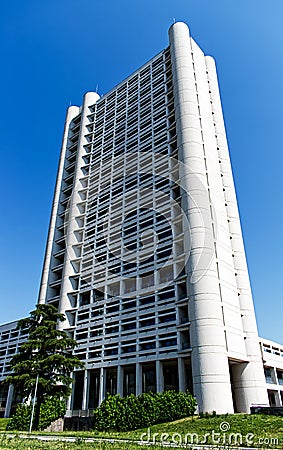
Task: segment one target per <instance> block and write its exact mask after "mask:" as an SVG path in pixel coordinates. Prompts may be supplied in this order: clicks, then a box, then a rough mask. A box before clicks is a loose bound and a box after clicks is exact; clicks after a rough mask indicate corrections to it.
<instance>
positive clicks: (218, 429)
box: [0, 414, 283, 450]
mask: <svg viewBox="0 0 283 450" xmlns="http://www.w3.org/2000/svg"><path fill="white" fill-rule="evenodd" d="M2 421H3V419H1V420H0V427H1V426H2V427H3V424H2ZM0 429H1V428H0ZM2 429H3V428H2ZM33 434H36V433H33ZM38 434H41V435H42V434H44V433H38ZM46 434H48V435H50V434H51V433H46ZM52 435H54V436H55V435H56V434H55V433H52ZM57 435H58V436H62V437H63V436H76V439H77V441H76V442H74V443H68V442H58V441H57V442H40V441H31V440H27V439H22V440H20V439H19V438H16V437H15V438H12V439H10V440H9V439H7V437H5V433H3V432H2V436H1V435H0V449H16V448H19V449H21V448H25V449H26V450H28V449H30V450H33V449H46V450H49V449H54V450H55V449H66V450H69V449H74V448H83V449H85V448H86V449H87V448H92V449H105V450H108V449H114V450H116V449H117V450H118V449H128V450H133V449H137V448H139V449H140V448H147V446H146V442H147V441H148V440H149V441H151V442H156V443H160V442H161V443H162V442H163V443H165V444H185V443H193V444H204V445H215V447H216V448H217V447H218V446H220V445H222V446H223V445H226V446H243V447H259V448H260V447H261V448H271V449H272V448H273V449H278V448H283V418H281V417H275V416H264V415H246V414H235V415H225V416H216V417H209V418H198V417H194V418H188V419H182V420H178V421H175V422H170V423H164V424H159V425H154V426H152V427H150V428H149V429H144V430H135V431H130V432H121V433H118V432H97V431H93V432H63V433H57ZM86 437H95V438H98V439H101V440H102V442H98V441H96V442H93V443H87V442H83V438H86ZM1 438H2V441H1ZM105 438H114V439H130V440H131V441H140V440H142V441H143V442H144V445H140V444H135V443H123V442H119V443H117V442H114V443H109V442H103V439H105ZM148 448H152V449H155V448H160V447H159V446H150V447H148Z"/></svg>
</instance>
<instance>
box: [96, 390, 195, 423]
mask: <svg viewBox="0 0 283 450" xmlns="http://www.w3.org/2000/svg"><path fill="white" fill-rule="evenodd" d="M195 409H196V400H195V398H194V397H193V396H192V395H191V394H190V393H189V392H186V393H184V392H175V391H165V392H162V393H157V394H152V393H148V394H141V395H139V396H137V397H136V396H135V395H129V396H127V397H123V398H121V397H120V396H119V395H108V396H107V397H106V398H105V399H104V400H103V402H102V403H101V405H100V406H99V408H97V409H96V410H95V411H94V418H95V428H96V429H98V430H117V431H129V430H135V429H138V428H145V427H148V426H151V425H154V424H156V423H163V422H169V421H173V420H177V419H181V418H183V417H188V416H191V415H193V414H194V412H195Z"/></svg>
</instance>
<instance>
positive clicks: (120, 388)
mask: <svg viewBox="0 0 283 450" xmlns="http://www.w3.org/2000/svg"><path fill="white" fill-rule="evenodd" d="M123 369H124V368H123V366H118V367H117V394H118V395H120V397H123V394H124V391H123V378H124V370H123Z"/></svg>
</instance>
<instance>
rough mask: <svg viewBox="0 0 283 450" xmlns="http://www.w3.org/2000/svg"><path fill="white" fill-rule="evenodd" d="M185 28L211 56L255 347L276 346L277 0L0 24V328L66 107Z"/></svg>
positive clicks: (282, 7)
mask: <svg viewBox="0 0 283 450" xmlns="http://www.w3.org/2000/svg"><path fill="white" fill-rule="evenodd" d="M173 18H175V19H176V20H183V21H185V22H187V23H188V24H189V26H190V29H191V34H192V36H193V37H194V39H195V40H196V41H197V42H198V44H199V45H200V47H201V48H202V49H203V50H204V51H205V53H206V54H210V55H212V56H214V57H215V59H216V62H217V67H218V74H219V81H220V88H221V95H222V102H223V109H224V115H225V121H226V126H227V133H228V139H229V143H230V152H231V158H232V164H233V169H234V176H235V182H236V188H237V194H238V200H239V206H240V213H241V218H242V225H243V232H244V238H245V245H246V250H247V256H248V263H249V269H250V275H251V282H252V288H253V292H254V300H255V305H256V312H257V318H258V325H259V332H260V334H261V335H262V336H264V337H268V338H270V339H273V340H278V341H281V343H283V335H282V315H281V311H282V280H283V276H282V275H283V274H282V250H283V239H282V219H283V208H282V205H283V202H282V197H283V194H282V166H283V157H282V127H283V125H282V124H283V113H282V111H283V90H282V73H283V59H282V48H283V36H282V23H283V3H282V0H270V1H268V2H267V1H263V0H257V1H256V0H249V1H246V0H238V1H237V2H229V1H227V0H214V1H211V0H174V1H172V0H154V1H152V0H151V1H148V0H143V1H139V2H134V1H130V0H119V1H116V0H80V1H74V0H49V1H38V0H25V1H19V0H14V1H13V2H10V3H9V2H2V5H1V17H0V42H1V44H0V56H1V70H0V86H1V108H0V115H1V118H0V132H1V185H2V189H1V222H0V226H1V233H0V240H1V241H0V245H1V255H2V258H1V271H0V286H1V290H0V323H2V322H6V321H11V320H14V319H17V318H20V317H23V316H25V315H26V314H27V313H28V312H29V311H30V310H31V309H32V308H33V307H34V305H35V303H36V301H37V294H38V288H39V282H40V276H41V270H42V263H43V256H44V251H45V243H46V237H47V229H48V223H49V215H50V210H51V202H52V197H53V189H54V184H55V177H56V170H57V163H58V157H59V151H60V145H61V137H62V131H63V125H64V117H65V110H66V107H67V106H68V105H69V103H70V102H72V104H77V105H80V104H81V101H82V96H83V94H84V92H86V91H88V90H95V88H96V85H97V84H98V85H99V92H100V93H101V94H104V93H106V92H107V91H108V90H110V89H111V88H112V87H113V86H114V85H116V84H117V83H118V82H120V81H121V80H122V79H123V78H125V77H126V76H127V75H129V74H130V73H131V72H133V71H134V70H135V69H137V68H138V67H139V66H141V65H142V64H143V63H144V62H146V61H147V60H149V59H150V58H151V57H152V56H154V55H155V54H156V53H158V52H159V51H160V50H161V49H162V48H165V47H166V46H167V45H168V38H167V30H168V28H169V26H170V25H171V24H172V22H173Z"/></svg>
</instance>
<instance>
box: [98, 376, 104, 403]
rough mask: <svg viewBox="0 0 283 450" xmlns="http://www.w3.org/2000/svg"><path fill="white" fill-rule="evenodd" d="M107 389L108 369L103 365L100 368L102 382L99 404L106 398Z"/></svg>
mask: <svg viewBox="0 0 283 450" xmlns="http://www.w3.org/2000/svg"><path fill="white" fill-rule="evenodd" d="M105 391H106V370H105V369H104V368H103V367H101V369H100V384H99V400H98V404H99V405H100V403H102V401H103V400H104V399H105Z"/></svg>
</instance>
